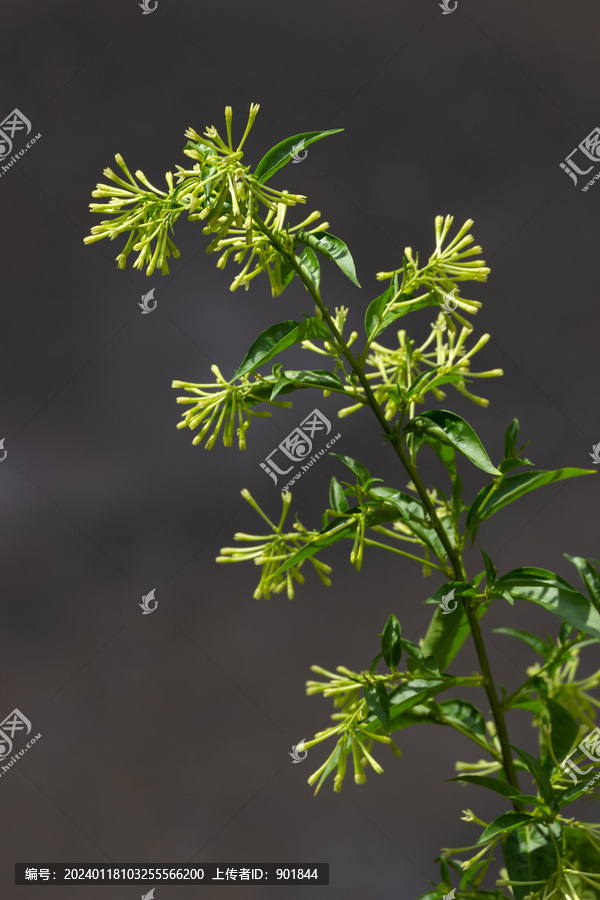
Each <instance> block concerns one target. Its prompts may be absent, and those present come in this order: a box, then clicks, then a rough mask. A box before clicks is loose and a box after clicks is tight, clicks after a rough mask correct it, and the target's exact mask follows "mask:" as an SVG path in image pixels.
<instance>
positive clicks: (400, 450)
mask: <svg viewBox="0 0 600 900" xmlns="http://www.w3.org/2000/svg"><path fill="white" fill-rule="evenodd" d="M255 222H256V225H257V227H258V228H259V229H260V231H262V232H263V234H265V235H267V237H268V238H269V240H270V241H271V243H272V244H273V246H274V247H275V248H276V249H277V250H278V251H279V253H281V254H283V255H284V256H285V257H286V259H287V260H288V261H289V263H290V264H291V265H292V266H293V267H294V269H295V271H296V273H297V274H298V276H299V277H300V280H301V281H302V283H303V284H304V286H305V287H306V289H307V290H308V292H309V293H310V295H311V297H312V298H313V300H314V301H315V304H316V305H317V308H318V309H319V311H320V313H321V315H322V316H323V319H324V320H325V321H326V322H327V325H328V327H329V330H330V331H331V333H332V335H333V337H334V339H335V341H336V344H337V346H338V349H339V350H340V352H341V353H342V355H343V356H344V358H345V359H346V360H347V362H348V364H349V365H350V366H351V368H352V371H353V372H354V373H355V374H356V376H357V378H358V380H359V381H360V384H361V386H362V388H363V390H364V392H365V396H366V398H367V402H368V404H369V406H370V407H371V409H372V411H373V412H374V414H375V416H376V417H377V420H378V422H379V424H380V425H381V427H382V428H383V430H384V433H385V434H386V435H387V437H388V438H389V440H390V443H391V444H392V446H393V448H394V450H395V451H396V453H397V455H398V457H399V459H400V462H401V463H402V465H403V466H404V468H405V469H406V472H407V473H408V475H409V477H410V479H411V481H412V483H413V484H414V486H415V488H416V491H417V493H418V495H419V497H420V498H421V501H422V503H423V506H424V507H425V509H426V510H427V512H428V514H429V518H430V520H431V525H432V527H433V529H434V530H435V532H436V534H437V535H438V537H439V539H440V541H441V542H442V544H443V547H444V550H445V551H446V553H447V555H448V559H449V560H450V563H451V565H452V574H453V575H454V578H455V579H456V580H457V581H466V580H467V576H466V573H465V569H464V566H463V563H462V559H461V556H460V554H459V553H458V551H457V550H456V548H455V547H453V546H452V543H451V541H450V538H449V537H448V535H447V534H446V531H445V529H444V527H443V525H442V523H441V522H440V519H439V517H438V514H437V512H436V510H435V507H434V505H433V503H432V502H431V499H430V497H429V494H428V493H427V491H426V490H425V487H424V485H423V483H422V482H421V479H420V478H419V475H418V473H417V469H416V467H415V466H414V465H413V464H412V462H411V460H410V457H409V456H408V454H407V453H406V451H405V450H404V447H403V446H402V442H401V439H400V437H399V435H397V434H395V433H394V431H393V429H392V428H391V427H390V424H389V422H388V421H387V419H386V418H385V416H384V414H383V410H382V409H381V407H380V405H379V403H378V402H377V399H376V397H375V395H374V393H373V390H372V389H371V385H370V384H369V381H368V379H367V377H366V375H365V373H364V371H363V369H362V367H361V365H360V363H359V362H358V360H357V359H356V357H355V356H354V354H353V353H352V352H351V350H350V349H349V347H348V345H347V344H346V342H345V341H344V339H343V337H342V335H341V333H340V331H339V329H338V327H337V325H336V324H335V322H334V320H333V319H332V317H331V315H330V313H329V310H328V309H327V307H326V306H325V304H324V303H323V301H322V299H321V295H320V293H319V290H318V288H317V287H316V286H315V285H314V284H313V283H312V281H311V280H310V279H309V278H308V276H307V275H306V274H305V273H304V271H303V269H302V267H301V266H300V264H299V262H298V260H297V258H296V255H295V254H294V253H293V252H290V251H288V250H287V249H286V248H285V247H284V246H283V244H281V243H280V242H279V241H278V240H277V238H276V237H275V236H274V235H273V234H272V232H270V231H269V230H268V228H267V226H266V225H265V224H264V222H262V221H261V220H260V219H258V217H256V218H255ZM463 606H464V610H465V614H466V616H467V620H468V622H469V628H470V629H471V634H472V636H473V642H474V644H475V650H476V652H477V659H478V660H479V665H480V666H481V674H482V675H483V678H484V684H483V687H484V690H485V692H486V695H487V698H488V700H489V704H490V709H491V712H492V717H493V719H494V723H495V725H496V733H497V735H498V740H499V742H500V749H501V751H502V762H503V766H504V772H505V774H506V779H507V781H508V782H509V783H510V784H511V785H512V786H513V787H514V788H516V789H517V790H518V791H520V790H521V789H520V786H519V782H518V780H517V773H516V771H515V767H514V764H513V759H512V753H511V749H510V742H509V739H508V730H507V728H506V720H505V718H504V711H503V709H502V706H501V704H500V701H499V699H498V694H497V692H496V685H495V683H494V678H493V676H492V670H491V668H490V663H489V659H488V655H487V651H486V649H485V644H484V641H483V634H482V632H481V628H480V627H479V618H478V616H477V612H476V611H475V609H474V608H473V606H472V601H471V600H470V598H465V599H464V600H463ZM513 805H514V806H515V808H516V809H519V808H520V807H519V805H518V804H516V803H513Z"/></svg>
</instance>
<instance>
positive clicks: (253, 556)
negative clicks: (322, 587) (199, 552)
mask: <svg viewBox="0 0 600 900" xmlns="http://www.w3.org/2000/svg"><path fill="white" fill-rule="evenodd" d="M242 497H243V498H244V500H246V501H247V502H248V503H249V504H250V506H251V507H252V509H254V510H255V512H257V513H258V514H259V516H260V517H261V518H262V519H264V521H265V522H266V523H267V525H268V526H269V527H270V529H271V532H272V533H271V534H266V535H256V534H244V533H243V532H238V534H235V535H234V539H235V540H236V541H239V542H240V543H242V544H243V543H250V544H251V546H248V547H223V548H222V549H221V555H220V556H217V562H219V563H233V562H247V561H249V560H253V561H254V563H255V565H257V566H262V570H261V576H260V581H259V583H258V587H257V588H256V590H255V591H254V599H255V600H260V599H261V597H264V598H265V599H266V600H268V599H269V598H270V596H271V592H273V593H274V594H280V593H281V592H282V591H284V590H287V595H288V599H289V600H293V599H294V581H297V582H298V584H304V575H303V574H302V572H301V571H300V569H301V568H302V565H303V563H304V560H302V561H300V562H299V563H298V564H297V565H294V566H290V568H289V569H286V571H285V572H281V573H280V574H277V571H278V569H279V568H280V567H281V565H282V564H283V563H284V562H285V561H286V560H287V559H289V558H290V557H291V556H293V555H294V554H295V553H296V552H297V551H298V550H299V549H301V547H302V546H303V545H304V544H305V543H306V541H307V540H308V539H310V538H312V537H314V535H315V532H310V531H307V529H306V528H304V526H303V525H302V524H301V523H300V521H299V520H298V519H296V522H295V524H294V526H293V528H294V531H292V532H284V531H283V525H284V523H285V520H286V517H287V514H288V510H289V507H290V503H291V502H292V495H291V494H290V493H289V491H287V492H284V493H282V495H281V499H282V500H283V509H282V513H281V518H280V520H279V524H278V525H275V524H274V523H273V522H272V521H271V519H269V517H268V516H267V515H266V514H265V513H264V512H263V511H262V509H261V508H260V506H259V505H258V503H257V502H256V500H255V499H254V497H253V496H252V495H251V493H250V491H248V490H246V489H245V488H244V490H243V491H242ZM255 541H258V542H259V543H253V542H255ZM310 562H311V564H312V566H313V568H314V570H315V571H316V573H317V575H318V576H319V578H320V579H321V581H322V582H323V583H324V584H326V585H327V586H329V585H331V581H330V579H329V577H328V575H329V573H330V572H331V567H330V566H328V565H326V564H325V563H323V562H321V561H320V560H318V559H315V557H314V556H312V557H311V558H310Z"/></svg>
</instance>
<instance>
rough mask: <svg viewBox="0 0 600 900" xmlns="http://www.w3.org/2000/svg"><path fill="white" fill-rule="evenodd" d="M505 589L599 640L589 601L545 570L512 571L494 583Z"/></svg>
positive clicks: (598, 619)
mask: <svg viewBox="0 0 600 900" xmlns="http://www.w3.org/2000/svg"><path fill="white" fill-rule="evenodd" d="M496 587H497V588H498V589H502V588H506V589H507V590H509V591H510V593H511V595H512V596H513V597H514V598H515V600H530V601H532V602H533V603H538V604H539V605H540V606H543V607H544V609H547V610H548V612H551V613H553V615H555V616H558V617H559V618H560V619H562V620H563V621H564V622H568V623H569V624H570V625H572V626H573V627H574V628H577V629H578V630H579V631H584V632H585V633H586V634H590V635H592V637H595V638H598V639H599V640H600V613H599V612H598V610H597V609H596V608H595V607H594V606H593V605H592V602H591V600H589V599H588V598H587V597H585V596H584V595H583V594H580V593H579V591H576V590H575V589H574V588H573V587H571V585H570V584H569V583H568V582H566V581H565V580H564V578H560V576H558V575H555V574H554V573H553V572H548V571H547V570H546V569H534V568H528V567H524V568H521V569H514V570H513V571H512V572H508V573H507V574H506V575H503V576H502V578H500V579H499V580H498V581H497V582H496Z"/></svg>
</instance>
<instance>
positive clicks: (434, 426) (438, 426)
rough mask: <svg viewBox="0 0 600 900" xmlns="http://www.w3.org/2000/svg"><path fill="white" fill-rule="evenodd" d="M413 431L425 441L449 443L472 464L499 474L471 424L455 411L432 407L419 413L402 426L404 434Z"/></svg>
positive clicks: (491, 473) (490, 472)
mask: <svg viewBox="0 0 600 900" xmlns="http://www.w3.org/2000/svg"><path fill="white" fill-rule="evenodd" d="M413 431H416V432H418V433H420V434H422V435H423V436H424V439H425V441H426V442H427V443H429V440H430V439H433V440H435V441H441V442H442V443H445V444H450V445H451V446H453V447H454V448H455V450H458V451H459V453H462V454H463V455H464V456H466V457H467V459H469V460H470V461H471V462H472V463H473V465H474V466H477V467H478V468H479V469H483V471H484V472H488V473H489V474H490V475H499V474H500V472H499V471H498V469H497V468H496V467H495V466H494V465H493V463H492V461H491V460H490V458H489V456H488V455H487V453H486V451H485V449H484V446H483V444H482V443H481V441H480V440H479V438H478V437H477V435H476V434H475V432H474V431H473V429H472V428H471V426H470V425H469V424H468V422H465V420H464V419H462V418H461V417H460V416H457V415H456V413H453V412H450V411H449V410H446V409H432V410H429V411H428V412H424V413H421V414H420V415H418V416H416V417H415V418H414V419H412V420H411V421H410V422H409V423H408V425H407V426H406V427H405V428H404V434H408V433H410V432H413Z"/></svg>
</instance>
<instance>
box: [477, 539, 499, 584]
mask: <svg viewBox="0 0 600 900" xmlns="http://www.w3.org/2000/svg"><path fill="white" fill-rule="evenodd" d="M479 550H480V552H481V555H482V556H483V564H484V565H485V578H486V583H487V585H488V587H491V585H493V584H494V582H495V580H496V576H497V574H498V570H497V569H496V568H495V566H494V564H493V563H492V561H491V559H490V558H489V556H488V555H487V553H486V552H485V550H484V549H483V547H480V548H479Z"/></svg>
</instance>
